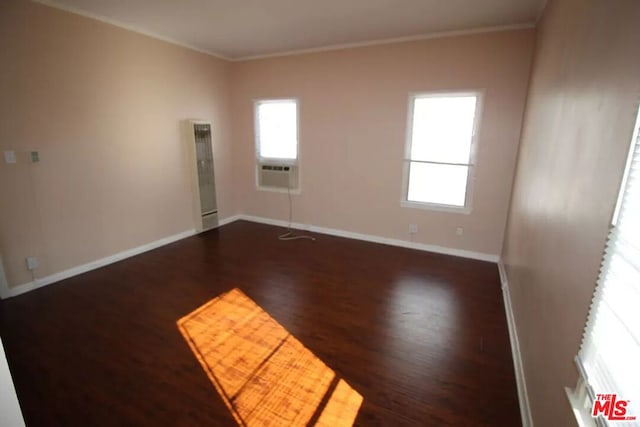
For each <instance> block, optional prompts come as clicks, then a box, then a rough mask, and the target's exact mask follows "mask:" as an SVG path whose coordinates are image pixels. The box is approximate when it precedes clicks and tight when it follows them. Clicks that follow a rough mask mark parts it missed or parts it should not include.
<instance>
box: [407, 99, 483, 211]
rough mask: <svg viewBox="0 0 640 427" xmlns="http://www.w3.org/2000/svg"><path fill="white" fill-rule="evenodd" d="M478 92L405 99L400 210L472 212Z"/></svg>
mask: <svg viewBox="0 0 640 427" xmlns="http://www.w3.org/2000/svg"><path fill="white" fill-rule="evenodd" d="M480 99H481V95H480V93H479V92H465V93H462V92H459V93H427V94H416V95H411V96H410V98H409V126H408V131H407V147H406V155H405V186H404V187H405V188H404V197H403V203H402V204H403V206H410V207H426V208H435V209H445V210H454V211H461V212H470V211H471V205H470V203H471V183H472V181H473V169H474V160H475V159H474V154H475V142H476V134H477V127H478V111H479V107H480Z"/></svg>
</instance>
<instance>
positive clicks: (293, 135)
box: [255, 99, 298, 164]
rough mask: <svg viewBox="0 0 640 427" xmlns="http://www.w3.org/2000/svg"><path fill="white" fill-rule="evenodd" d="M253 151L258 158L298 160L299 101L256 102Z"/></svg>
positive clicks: (282, 160) (276, 161) (279, 162)
mask: <svg viewBox="0 0 640 427" xmlns="http://www.w3.org/2000/svg"><path fill="white" fill-rule="evenodd" d="M255 130H256V151H257V157H258V161H259V162H262V163H264V162H271V163H277V164H296V163H297V160H298V101H297V100H296V99H272V100H271V99H269V100H260V101H256V102H255Z"/></svg>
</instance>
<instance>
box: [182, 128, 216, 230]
mask: <svg viewBox="0 0 640 427" xmlns="http://www.w3.org/2000/svg"><path fill="white" fill-rule="evenodd" d="M184 127H185V139H186V142H187V151H188V158H189V169H190V170H191V190H192V196H193V216H194V222H195V225H196V230H198V231H205V230H209V229H211V228H215V227H217V226H218V205H217V203H216V181H215V174H214V167H213V166H214V162H213V144H212V140H211V123H209V122H203V121H198V120H188V121H186V123H185V124H184Z"/></svg>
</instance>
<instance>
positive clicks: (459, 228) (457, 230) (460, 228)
mask: <svg viewBox="0 0 640 427" xmlns="http://www.w3.org/2000/svg"><path fill="white" fill-rule="evenodd" d="M462 233H464V229H463V228H462V227H456V235H458V236H462Z"/></svg>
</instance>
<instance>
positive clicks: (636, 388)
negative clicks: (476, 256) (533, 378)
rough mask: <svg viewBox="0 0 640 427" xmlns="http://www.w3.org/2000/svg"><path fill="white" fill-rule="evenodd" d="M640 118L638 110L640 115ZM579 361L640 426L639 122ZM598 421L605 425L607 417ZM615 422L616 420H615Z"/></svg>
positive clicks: (599, 390) (594, 386) (593, 386)
mask: <svg viewBox="0 0 640 427" xmlns="http://www.w3.org/2000/svg"><path fill="white" fill-rule="evenodd" d="M639 117H640V115H639ZM635 129H636V132H635V133H634V137H633V141H632V145H631V149H630V152H629V157H628V161H627V167H626V170H625V174H624V178H623V181H622V185H621V189H620V196H619V200H618V204H617V207H616V213H615V214H614V218H613V221H612V222H613V224H612V228H611V232H610V234H609V239H608V242H607V246H606V248H605V252H604V256H603V260H602V266H601V269H600V276H599V278H598V284H597V287H596V291H595V294H594V297H593V302H592V304H591V308H590V311H589V318H588V320H587V325H586V328H585V332H584V337H583V340H582V345H581V348H580V351H579V353H578V357H577V362H578V365H579V368H580V370H581V371H582V375H583V377H584V381H585V383H586V386H587V389H588V390H587V391H588V392H589V395H590V396H591V399H594V398H595V396H596V395H597V394H608V393H617V395H618V399H619V400H620V399H624V400H629V401H630V402H629V404H628V415H635V416H637V421H632V422H625V423H624V425H625V426H628V427H631V426H640V142H639V140H638V130H637V129H638V122H636V128H635ZM600 423H601V424H604V425H606V424H607V421H605V420H604V418H601V419H600ZM613 425H617V424H615V423H613Z"/></svg>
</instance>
